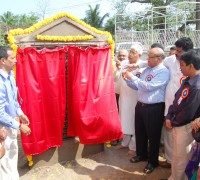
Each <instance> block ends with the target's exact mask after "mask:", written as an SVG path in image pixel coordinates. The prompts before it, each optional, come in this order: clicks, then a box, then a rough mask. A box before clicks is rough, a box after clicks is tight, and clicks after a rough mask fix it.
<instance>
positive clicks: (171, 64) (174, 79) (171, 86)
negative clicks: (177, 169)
mask: <svg viewBox="0 0 200 180" xmlns="http://www.w3.org/2000/svg"><path fill="white" fill-rule="evenodd" d="M175 46H176V52H175V55H172V56H169V57H167V58H165V60H164V62H163V64H164V65H165V66H166V67H167V68H168V69H169V71H170V80H169V83H168V85H167V87H166V95H165V116H166V115H167V112H168V109H169V106H170V105H172V103H173V100H174V95H175V93H176V91H177V90H178V89H179V87H180V85H181V83H182V81H183V80H184V79H185V78H186V76H183V74H182V72H181V70H180V62H179V58H180V56H181V54H182V53H183V52H186V51H188V50H190V49H193V42H192V41H191V39H190V38H188V37H182V38H180V39H178V40H177V41H176V42H175ZM163 134H164V147H165V158H166V161H160V162H159V165H160V166H161V167H164V168H170V167H171V161H172V145H173V139H172V132H171V130H168V129H166V128H165V127H164V128H163Z"/></svg>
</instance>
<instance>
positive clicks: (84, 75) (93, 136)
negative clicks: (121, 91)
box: [68, 47, 123, 144]
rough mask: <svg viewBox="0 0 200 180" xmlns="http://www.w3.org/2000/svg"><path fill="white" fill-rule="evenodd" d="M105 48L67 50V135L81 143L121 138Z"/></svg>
mask: <svg viewBox="0 0 200 180" xmlns="http://www.w3.org/2000/svg"><path fill="white" fill-rule="evenodd" d="M110 53H111V51H110V48H109V47H102V48H98V47H89V48H87V49H83V48H79V47H69V49H68V76H69V77H68V78H69V79H68V94H69V96H68V100H69V102H68V104H69V105H68V114H69V117H68V136H78V137H79V139H80V142H81V143H83V144H95V143H103V142H106V141H111V140H115V139H119V138H121V137H122V136H123V135H122V131H121V124H120V120H119V116H118V110H117V105H116V99H115V91H114V83H113V75H112V63H111V62H112V61H111V54H110Z"/></svg>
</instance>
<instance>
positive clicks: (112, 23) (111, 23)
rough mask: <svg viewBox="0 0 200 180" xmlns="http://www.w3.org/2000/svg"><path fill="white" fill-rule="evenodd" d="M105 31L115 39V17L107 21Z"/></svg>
mask: <svg viewBox="0 0 200 180" xmlns="http://www.w3.org/2000/svg"><path fill="white" fill-rule="evenodd" d="M104 30H105V31H108V32H110V34H111V35H112V36H113V38H114V34H115V17H111V18H109V19H108V20H107V21H106V23H105V25H104Z"/></svg>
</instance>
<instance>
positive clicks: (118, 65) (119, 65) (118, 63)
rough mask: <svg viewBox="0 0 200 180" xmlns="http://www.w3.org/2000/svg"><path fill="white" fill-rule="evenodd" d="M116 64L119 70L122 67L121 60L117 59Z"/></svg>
mask: <svg viewBox="0 0 200 180" xmlns="http://www.w3.org/2000/svg"><path fill="white" fill-rule="evenodd" d="M115 65H116V67H117V69H118V70H120V69H121V62H120V61H119V60H117V61H116V64H115Z"/></svg>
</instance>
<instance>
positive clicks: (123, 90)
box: [115, 60, 138, 136]
mask: <svg viewBox="0 0 200 180" xmlns="http://www.w3.org/2000/svg"><path fill="white" fill-rule="evenodd" d="M128 64H129V60H124V61H122V63H121V70H120V71H118V73H117V77H118V78H119V81H118V82H119V94H120V97H119V115H120V119H121V124H122V131H123V133H124V134H127V135H132V136H135V106H136V103H137V91H136V90H134V89H131V88H130V87H129V86H127V84H126V82H125V80H124V79H123V78H122V76H121V74H122V72H123V68H124V67H125V66H126V65H128ZM137 72H138V69H136V70H134V71H132V73H133V74H134V75H136V73H137ZM115 79H117V78H115Z"/></svg>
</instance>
